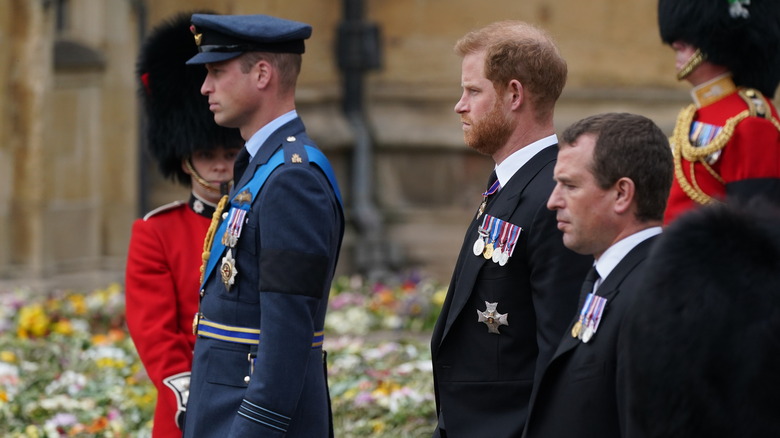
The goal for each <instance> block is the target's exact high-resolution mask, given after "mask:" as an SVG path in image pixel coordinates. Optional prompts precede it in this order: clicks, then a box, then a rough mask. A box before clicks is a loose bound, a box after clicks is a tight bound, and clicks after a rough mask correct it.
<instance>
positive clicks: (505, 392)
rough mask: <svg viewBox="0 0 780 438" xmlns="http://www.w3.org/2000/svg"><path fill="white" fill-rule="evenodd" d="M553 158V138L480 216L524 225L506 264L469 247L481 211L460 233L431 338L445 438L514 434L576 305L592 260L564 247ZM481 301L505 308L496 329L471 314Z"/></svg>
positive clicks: (473, 239) (523, 418) (554, 150)
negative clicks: (554, 204) (552, 206)
mask: <svg viewBox="0 0 780 438" xmlns="http://www.w3.org/2000/svg"><path fill="white" fill-rule="evenodd" d="M556 156H557V147H556V146H550V147H548V148H546V149H544V150H542V151H540V152H539V153H538V154H536V155H535V156H534V157H533V158H532V159H531V160H530V161H529V162H528V163H526V164H525V165H524V166H523V167H522V168H521V169H520V170H518V172H517V173H516V174H515V175H514V176H513V177H512V178H511V179H510V180H509V182H508V183H507V185H506V187H503V188H502V189H501V190H500V191H499V192H498V193H497V194H495V195H493V197H492V198H493V199H491V200H490V202H489V203H488V206H487V209H486V211H485V213H486V214H490V215H491V216H495V217H497V218H499V219H502V220H505V221H508V222H510V223H512V224H514V225H518V226H520V227H522V229H523V231H522V233H521V234H520V238H519V240H518V242H517V245H516V248H515V251H514V254H513V255H512V257H511V258H510V259H509V262H508V263H507V264H506V265H505V266H500V265H499V264H496V263H493V262H492V261H491V260H486V259H485V258H484V257H482V256H475V255H474V253H473V251H472V245H473V243H474V241H475V240H476V238H477V236H478V232H477V229H478V227H479V225H480V224H481V220H482V218H480V219H479V220H472V222H471V225H469V228H468V230H467V232H466V237H465V240H464V242H463V247H462V249H461V252H460V256H459V258H458V261H457V264H456V266H455V272H454V274H453V276H452V280H451V282H450V286H449V290H448V292H447V298H446V299H445V302H444V305H443V308H442V313H441V315H440V316H439V320H438V321H437V323H436V327H435V328H434V332H433V336H432V339H431V351H432V356H433V374H434V387H435V394H436V405H437V411H438V412H439V418H440V424H439V426H440V427H443V428H444V429H445V430H446V432H447V436H448V437H449V438H458V437H485V436H491V437H498V438H500V437H519V436H520V434H521V432H522V430H523V426H524V424H525V417H526V412H527V407H528V401H529V399H530V395H531V388H532V386H533V381H534V376H535V373H536V372H537V368H538V364H539V363H546V362H547V360H548V359H549V358H550V356H552V354H553V352H554V351H555V347H556V345H557V343H558V341H560V339H561V335H562V334H563V331H564V330H565V328H566V325H567V324H568V322H569V320H570V319H571V315H572V314H573V313H574V311H575V308H576V306H577V299H578V294H579V289H580V285H581V283H582V279H583V278H584V276H585V273H586V271H587V269H588V268H589V267H590V265H591V264H592V258H591V257H584V256H579V255H577V254H575V253H573V252H571V251H569V250H568V249H566V248H565V247H564V246H563V240H562V236H561V232H560V231H559V230H558V229H557V223H556V220H555V213H554V212H552V211H550V210H548V209H547V207H546V204H547V199H548V197H549V196H550V193H551V192H552V189H553V186H554V181H553V167H554V166H555V159H556ZM486 301H487V302H490V303H498V306H497V311H498V312H500V313H505V314H508V322H509V325H508V326H501V327H500V328H499V331H500V334H494V333H489V332H488V328H487V326H486V325H485V324H483V323H481V322H478V318H477V310H479V311H484V310H485V308H486V306H485V302H486ZM441 420H443V423H444V424H442V423H441ZM435 435H438V429H437V432H436V433H435Z"/></svg>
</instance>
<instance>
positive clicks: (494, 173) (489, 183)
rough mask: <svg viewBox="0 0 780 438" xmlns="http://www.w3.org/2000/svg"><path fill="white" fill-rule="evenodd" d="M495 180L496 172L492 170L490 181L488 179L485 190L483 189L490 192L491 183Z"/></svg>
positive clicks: (496, 177)
mask: <svg viewBox="0 0 780 438" xmlns="http://www.w3.org/2000/svg"><path fill="white" fill-rule="evenodd" d="M497 179H498V175H496V171H495V170H493V171H492V172H490V179H488V183H487V188H486V189H485V191H487V190H490V187H491V186H492V185H493V183H495V182H496V180H497Z"/></svg>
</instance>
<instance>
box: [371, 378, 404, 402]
mask: <svg viewBox="0 0 780 438" xmlns="http://www.w3.org/2000/svg"><path fill="white" fill-rule="evenodd" d="M399 389H401V385H399V384H397V383H395V382H388V381H386V380H383V381H381V382H379V385H378V386H377V388H376V389H375V390H374V391H373V392H372V393H371V395H373V396H374V397H377V398H379V397H386V396H388V395H390V394H392V393H393V392H395V391H398V390H399Z"/></svg>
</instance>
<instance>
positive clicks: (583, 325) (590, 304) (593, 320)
mask: <svg viewBox="0 0 780 438" xmlns="http://www.w3.org/2000/svg"><path fill="white" fill-rule="evenodd" d="M606 306H607V299H606V298H604V297H601V296H598V295H596V294H593V293H591V294H588V299H587V300H586V301H585V304H583V306H582V310H581V311H580V317H579V319H578V320H577V322H576V323H574V326H573V327H572V328H571V337H573V338H579V339H580V340H581V341H582V342H584V343H586V344H587V343H588V341H590V340H591V338H593V335H594V334H596V329H597V328H598V323H599V322H600V321H601V316H602V315H603V314H604V308H605V307H606Z"/></svg>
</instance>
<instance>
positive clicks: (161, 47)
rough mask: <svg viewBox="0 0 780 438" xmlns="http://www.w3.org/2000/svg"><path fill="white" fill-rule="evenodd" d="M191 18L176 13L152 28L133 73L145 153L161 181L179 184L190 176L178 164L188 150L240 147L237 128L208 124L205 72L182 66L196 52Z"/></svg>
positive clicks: (184, 14)
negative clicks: (143, 118) (143, 114)
mask: <svg viewBox="0 0 780 438" xmlns="http://www.w3.org/2000/svg"><path fill="white" fill-rule="evenodd" d="M191 17H192V13H182V14H179V15H176V16H175V17H173V18H171V19H169V20H167V21H165V22H163V23H162V24H160V25H159V26H157V27H156V28H154V29H153V30H152V31H151V32H150V34H149V36H148V37H147V38H146V40H145V42H144V44H143V46H142V48H141V53H140V55H139V57H138V65H137V71H136V73H137V75H138V79H139V94H140V96H141V101H142V104H143V107H144V109H145V112H146V116H147V117H146V122H147V124H146V138H147V141H148V146H149V151H150V152H151V153H152V155H153V156H154V158H155V159H156V161H157V164H158V165H159V168H160V171H161V172H162V174H163V175H164V176H165V177H166V178H171V179H174V180H177V181H179V182H180V183H182V184H185V185H187V184H189V183H190V176H189V175H187V174H186V173H184V171H183V170H182V168H181V162H182V160H183V159H185V158H188V157H190V156H191V155H192V153H193V152H194V151H196V150H201V149H212V148H216V147H220V146H222V147H236V148H240V147H241V146H243V144H244V141H243V139H242V138H241V135H240V133H239V131H238V129H232V128H223V127H221V126H219V125H217V124H216V122H214V114H213V113H212V112H211V111H209V105H208V98H207V97H206V96H203V95H202V94H200V87H201V85H202V84H203V80H204V79H205V78H206V69H205V68H203V66H188V65H186V64H185V62H187V60H188V59H190V58H192V57H193V56H194V55H195V54H197V53H198V48H197V46H196V45H195V40H194V38H193V36H192V32H190V18H191Z"/></svg>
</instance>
